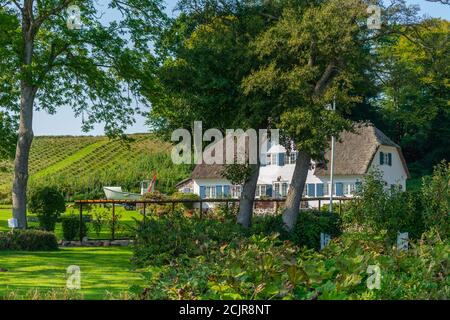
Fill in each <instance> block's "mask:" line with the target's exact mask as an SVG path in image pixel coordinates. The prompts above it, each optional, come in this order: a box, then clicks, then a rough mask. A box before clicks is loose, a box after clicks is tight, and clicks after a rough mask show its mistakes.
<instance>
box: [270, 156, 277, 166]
mask: <svg viewBox="0 0 450 320" xmlns="http://www.w3.org/2000/svg"><path fill="white" fill-rule="evenodd" d="M270 157H271V159H270V162H271V163H272V164H273V165H276V164H277V154H276V153H272V154H271V155H270Z"/></svg>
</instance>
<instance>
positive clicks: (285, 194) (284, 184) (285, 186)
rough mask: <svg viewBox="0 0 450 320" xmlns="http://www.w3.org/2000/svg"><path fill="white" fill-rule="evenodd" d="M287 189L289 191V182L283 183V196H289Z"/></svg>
mask: <svg viewBox="0 0 450 320" xmlns="http://www.w3.org/2000/svg"><path fill="white" fill-rule="evenodd" d="M287 191H288V184H287V182H283V183H282V184H281V196H282V197H286V196H287Z"/></svg>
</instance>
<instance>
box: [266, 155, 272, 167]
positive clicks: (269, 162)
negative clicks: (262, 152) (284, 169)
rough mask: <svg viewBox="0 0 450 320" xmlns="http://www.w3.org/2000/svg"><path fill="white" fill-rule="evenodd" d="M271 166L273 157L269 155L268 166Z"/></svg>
mask: <svg viewBox="0 0 450 320" xmlns="http://www.w3.org/2000/svg"><path fill="white" fill-rule="evenodd" d="M271 164H272V155H271V154H270V153H269V154H267V160H266V165H268V166H270V165H271Z"/></svg>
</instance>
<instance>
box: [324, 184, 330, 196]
mask: <svg viewBox="0 0 450 320" xmlns="http://www.w3.org/2000/svg"><path fill="white" fill-rule="evenodd" d="M323 195H324V196H329V195H330V183H328V182H327V183H324V184H323Z"/></svg>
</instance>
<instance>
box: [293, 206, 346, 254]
mask: <svg viewBox="0 0 450 320" xmlns="http://www.w3.org/2000/svg"><path fill="white" fill-rule="evenodd" d="M321 233H326V234H328V235H330V236H331V237H332V238H334V237H337V236H339V235H341V233H342V223H341V218H340V217H339V215H337V214H336V213H329V212H320V211H310V210H308V211H300V213H299V215H298V220H297V223H296V224H295V228H294V230H293V231H292V234H291V235H290V239H291V240H292V241H293V242H294V243H295V244H297V245H299V246H306V247H308V248H314V249H319V248H320V234H321Z"/></svg>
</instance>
